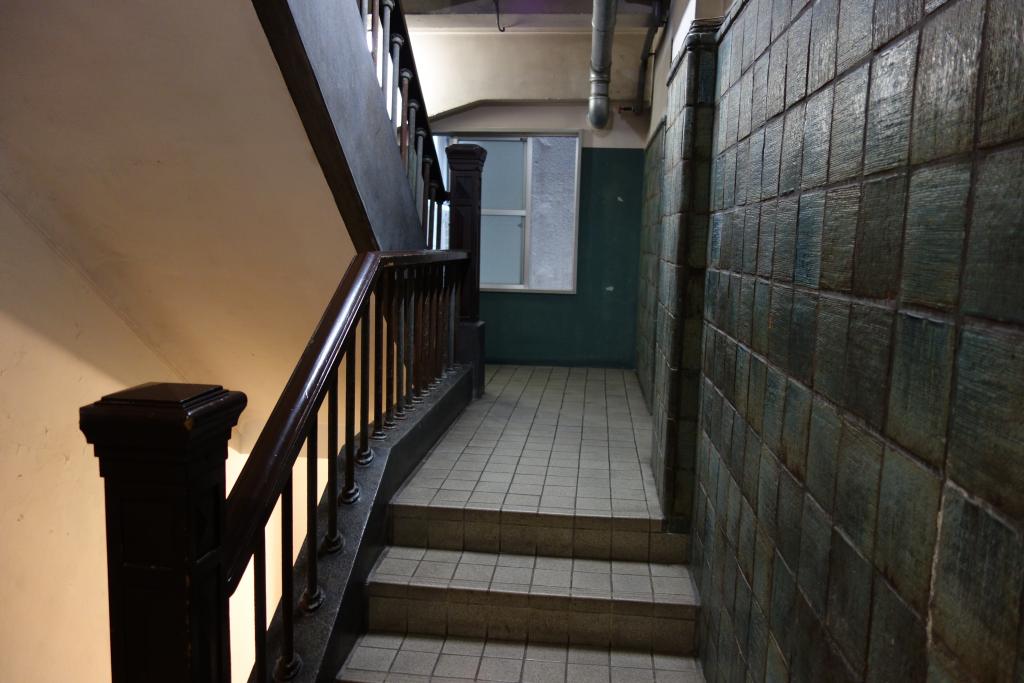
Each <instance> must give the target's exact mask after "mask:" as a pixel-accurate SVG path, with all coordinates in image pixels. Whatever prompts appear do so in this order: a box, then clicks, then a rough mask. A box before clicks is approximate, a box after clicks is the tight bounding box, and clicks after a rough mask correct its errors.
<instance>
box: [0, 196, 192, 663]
mask: <svg viewBox="0 0 1024 683" xmlns="http://www.w3.org/2000/svg"><path fill="white" fill-rule="evenodd" d="M0 244H2V245H3V248H2V249H0V567H2V576H0V605H3V613H4V616H3V619H0V652H3V661H4V664H3V666H4V673H3V676H2V678H4V679H5V680H10V681H62V680H65V681H70V680H75V681H102V680H109V678H110V673H109V668H110V664H109V651H108V649H107V647H108V645H107V643H108V640H107V590H106V587H107V580H106V568H105V567H106V565H105V562H104V552H105V551H104V548H105V534H104V522H103V487H102V482H101V480H100V478H99V472H98V467H97V464H96V461H95V458H93V457H92V454H91V448H89V447H87V446H86V444H85V440H84V439H83V438H82V435H81V433H80V432H79V431H78V421H77V411H78V407H79V406H82V405H85V404H86V403H89V402H91V401H94V400H96V399H97V398H99V397H100V396H102V395H103V394H106V393H109V392H111V391H116V390H118V389H120V388H123V387H124V386H126V385H129V384H135V383H138V382H142V381H146V380H169V381H175V380H177V379H179V376H178V375H177V373H176V372H175V371H174V370H172V369H171V368H170V367H169V366H168V365H167V364H165V363H163V362H162V361H161V360H160V359H159V358H158V357H157V356H156V355H155V354H154V353H153V351H152V350H151V349H149V348H147V347H146V346H145V345H144V344H143V343H142V342H141V341H140V340H139V338H138V337H137V336H136V335H135V334H134V333H133V332H132V331H131V330H130V329H129V328H128V327H127V325H125V323H124V321H122V320H121V319H120V318H119V317H118V316H116V315H115V314H114V312H113V311H112V310H111V309H110V307H109V306H107V304H106V302H104V301H103V300H102V299H101V298H100V297H99V296H98V295H97V294H96V293H95V291H94V290H93V289H92V287H91V286H90V285H89V284H88V282H87V281H86V280H85V278H83V276H82V275H81V273H79V272H78V271H77V270H76V269H75V268H74V267H72V266H71V265H70V264H69V263H68V262H67V261H66V260H64V259H63V258H61V257H60V256H59V255H58V254H57V253H56V252H55V251H54V250H53V249H52V248H51V245H49V244H47V242H46V239H45V238H44V237H43V236H42V235H41V234H40V233H39V231H38V230H37V229H36V228H35V227H34V226H32V225H31V224H30V223H29V221H28V220H27V219H26V218H25V217H24V216H23V215H21V214H20V213H19V212H18V211H17V210H16V209H15V208H14V207H13V206H12V205H11V203H10V202H9V201H8V200H7V198H6V197H5V196H3V194H2V193H0Z"/></svg>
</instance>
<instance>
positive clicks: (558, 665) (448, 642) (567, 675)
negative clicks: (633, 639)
mask: <svg viewBox="0 0 1024 683" xmlns="http://www.w3.org/2000/svg"><path fill="white" fill-rule="evenodd" d="M338 680H339V681H352V682H355V681H396V682H397V681H451V680H475V681H522V682H523V683H626V682H629V683H640V682H647V681H649V682H650V683H703V681H704V678H703V676H701V674H700V672H699V669H698V665H697V662H696V661H695V660H693V659H689V658H686V657H674V656H670V655H651V654H648V653H644V652H627V651H619V650H609V649H608V648H585V647H575V646H565V645H546V644H534V643H530V644H528V645H527V644H525V643H513V642H507V641H498V640H486V641H485V640H471V639H461V638H447V639H445V638H437V637H429V636H404V637H403V636H401V635H391V634H383V633H380V634H378V633H370V634H367V635H365V636H363V637H362V639H361V640H360V641H359V643H358V645H357V646H356V647H355V649H354V650H353V651H352V654H351V655H350V657H349V660H348V662H347V663H346V666H345V668H344V669H343V670H342V673H341V675H340V676H339V677H338Z"/></svg>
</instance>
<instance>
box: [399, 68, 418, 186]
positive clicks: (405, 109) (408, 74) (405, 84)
mask: <svg viewBox="0 0 1024 683" xmlns="http://www.w3.org/2000/svg"><path fill="white" fill-rule="evenodd" d="M401 78H402V105H403V106H402V118H401V122H402V130H401V135H400V136H399V140H400V144H401V145H402V163H403V164H405V168H406V172H407V173H408V168H409V142H410V141H411V140H412V138H411V136H410V135H409V112H410V111H411V110H410V109H409V105H410V104H411V103H410V102H409V81H410V80H411V79H412V71H410V70H409V69H402V71H401ZM417 106H419V105H417Z"/></svg>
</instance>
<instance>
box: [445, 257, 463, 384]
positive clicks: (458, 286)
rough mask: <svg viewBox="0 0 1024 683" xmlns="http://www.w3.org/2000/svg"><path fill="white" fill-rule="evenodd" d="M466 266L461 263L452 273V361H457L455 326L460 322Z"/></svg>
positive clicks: (449, 327)
mask: <svg viewBox="0 0 1024 683" xmlns="http://www.w3.org/2000/svg"><path fill="white" fill-rule="evenodd" d="M464 268H465V264H464V263H463V264H460V265H458V266H457V267H456V268H454V269H453V272H452V275H453V276H454V279H453V280H452V302H451V308H450V309H449V310H450V311H451V320H450V322H449V323H448V357H449V358H451V359H452V360H451V362H452V364H453V365H454V363H455V328H456V326H457V325H458V324H459V317H460V316H461V312H460V311H459V301H461V297H462V270H463V269H464Z"/></svg>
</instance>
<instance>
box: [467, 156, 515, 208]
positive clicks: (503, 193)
mask: <svg viewBox="0 0 1024 683" xmlns="http://www.w3.org/2000/svg"><path fill="white" fill-rule="evenodd" d="M461 142H466V143H469V144H472V145H480V146H481V147H483V148H484V149H486V150H487V160H486V161H484V178H483V188H482V190H483V191H482V194H483V196H482V198H481V202H480V204H481V207H482V208H484V209H524V208H526V194H525V191H524V185H525V172H524V166H525V163H526V158H525V157H526V155H525V152H526V142H525V141H524V140H461Z"/></svg>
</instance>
